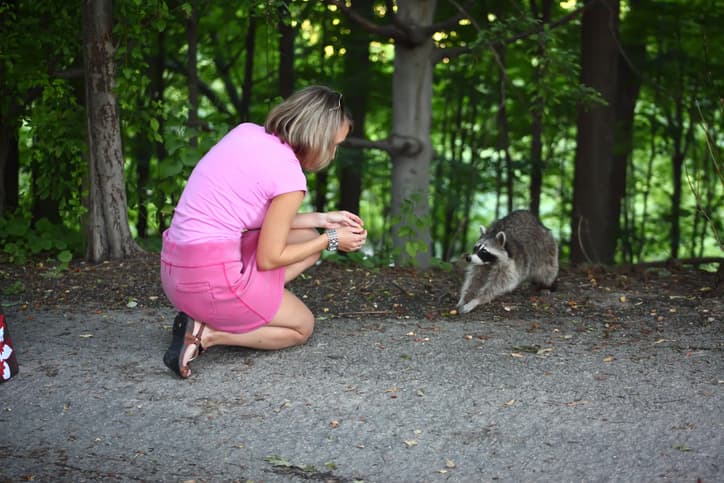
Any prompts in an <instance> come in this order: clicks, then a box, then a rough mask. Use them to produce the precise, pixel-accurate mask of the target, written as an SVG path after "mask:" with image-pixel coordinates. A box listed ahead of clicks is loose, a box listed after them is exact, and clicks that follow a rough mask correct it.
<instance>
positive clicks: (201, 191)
mask: <svg viewBox="0 0 724 483" xmlns="http://www.w3.org/2000/svg"><path fill="white" fill-rule="evenodd" d="M351 127H352V124H351V118H350V116H349V114H348V113H347V112H346V110H345V109H344V106H343V104H342V94H339V93H337V92H335V91H333V90H331V89H329V88H327V87H323V86H311V87H307V88H305V89H302V90H300V91H298V92H296V93H294V94H293V95H291V96H290V97H289V98H288V99H286V100H285V101H283V102H282V103H281V104H279V105H278V106H276V107H275V108H273V109H272V110H271V111H270V112H269V114H268V116H267V119H266V122H265V123H264V126H259V125H256V124H252V123H244V124H241V125H239V126H237V127H236V128H234V129H233V130H231V131H230V132H229V133H228V134H227V135H226V136H224V138H222V139H221V141H219V143H218V144H216V145H215V146H214V147H213V148H211V150H209V152H208V153H207V154H206V155H205V156H204V157H203V158H202V159H201V161H199V163H198V165H197V166H196V167H195V168H194V171H193V172H192V173H191V176H190V177H189V180H188V183H187V185H186V187H185V189H184V191H183V193H182V195H181V199H180V200H179V203H178V205H177V206H176V210H175V212H174V216H173V220H172V221H171V226H170V227H169V229H168V230H166V231H165V232H164V235H163V249H162V251H161V282H162V284H163V290H164V292H165V293H166V296H167V297H168V299H169V300H170V301H171V303H172V304H173V305H174V306H175V307H176V309H178V310H179V312H180V313H179V314H178V316H176V319H175V320H174V324H173V340H172V343H171V346H170V347H169V348H168V350H167V351H166V353H165V354H164V357H163V361H164V363H165V364H166V366H168V367H169V369H171V370H172V371H174V372H175V373H176V374H177V375H178V376H179V377H181V378H184V379H185V378H188V377H189V376H190V375H191V370H190V369H189V366H188V363H189V362H190V361H192V360H193V359H194V358H196V357H197V356H198V355H199V354H200V353H201V352H202V351H203V350H205V349H208V348H209V347H212V346H215V345H228V346H243V347H249V348H253V349H268V350H271V349H282V348H285V347H291V346H295V345H299V344H303V343H305V342H306V341H307V339H309V337H310V336H311V334H312V330H313V329H314V316H313V315H312V313H311V312H310V310H309V309H308V308H307V307H306V305H304V303H303V302H302V301H301V300H299V299H298V298H297V297H296V296H295V295H294V294H292V293H291V292H290V291H289V290H287V289H285V288H284V285H285V284H286V283H287V282H289V281H290V280H293V279H294V278H295V277H297V276H298V275H299V274H300V273H302V272H303V271H304V270H306V269H307V268H309V267H310V266H312V265H314V263H315V262H316V261H317V260H319V257H320V255H321V253H322V251H324V250H325V249H327V250H330V251H334V250H337V249H339V250H343V251H355V250H359V249H360V248H361V247H362V245H364V243H365V241H366V239H367V231H366V230H365V229H364V228H363V222H362V220H361V219H360V218H359V217H358V216H357V215H355V214H352V213H349V212H346V211H335V212H329V213H298V210H299V208H300V207H301V205H302V200H303V199H304V196H305V194H306V191H307V184H306V179H305V176H304V170H308V171H318V170H321V169H323V168H325V167H326V166H327V165H328V164H329V163H330V162H331V161H332V159H333V158H334V155H335V153H336V149H337V146H338V145H339V144H340V143H341V142H342V141H344V139H345V138H346V137H347V135H348V134H349V132H350V130H351ZM318 228H322V229H325V230H326V231H324V232H323V233H320V232H319V230H318Z"/></svg>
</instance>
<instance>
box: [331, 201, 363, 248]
mask: <svg viewBox="0 0 724 483" xmlns="http://www.w3.org/2000/svg"><path fill="white" fill-rule="evenodd" d="M322 217H323V218H322V219H323V221H324V228H326V229H329V228H334V229H335V230H337V238H338V240H339V249H340V250H342V251H345V252H354V251H357V250H359V249H360V248H362V246H363V245H364V244H365V242H366V241H367V230H365V229H364V227H363V225H364V222H363V221H362V218H360V217H359V216H357V215H355V214H354V213H350V212H349V211H330V212H327V213H323V214H322Z"/></svg>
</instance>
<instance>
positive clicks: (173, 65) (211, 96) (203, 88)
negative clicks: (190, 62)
mask: <svg viewBox="0 0 724 483" xmlns="http://www.w3.org/2000/svg"><path fill="white" fill-rule="evenodd" d="M166 67H167V68H168V69H169V70H171V71H173V72H176V73H178V74H183V75H186V76H188V71H187V70H186V66H185V65H184V64H182V63H181V62H179V61H178V60H176V59H171V60H169V61H168V62H167V63H166ZM198 86H199V91H200V92H201V93H202V94H203V95H204V96H205V97H206V98H207V99H208V100H209V101H210V102H211V104H213V105H214V106H215V107H216V109H217V110H218V111H219V112H221V113H223V114H226V115H230V114H231V113H230V112H229V109H228V107H227V106H226V104H225V103H224V101H222V100H221V99H220V98H219V96H217V95H216V93H215V92H214V91H213V90H212V89H211V88H210V87H209V86H208V85H207V84H206V83H204V82H201V80H199V83H198Z"/></svg>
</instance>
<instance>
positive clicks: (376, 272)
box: [0, 253, 724, 330]
mask: <svg viewBox="0 0 724 483" xmlns="http://www.w3.org/2000/svg"><path fill="white" fill-rule="evenodd" d="M461 282H462V270H461V268H460V267H456V268H454V269H452V270H442V269H430V270H415V269H407V268H392V267H379V268H363V267H360V266H354V265H347V264H343V263H335V262H331V261H325V262H322V263H320V264H318V265H317V266H315V267H313V268H312V269H310V270H308V271H307V272H306V273H305V274H303V275H302V277H300V278H298V279H297V280H294V281H293V282H292V283H291V284H290V286H289V288H290V289H291V290H292V291H293V292H294V293H296V294H297V295H298V296H299V297H301V298H302V299H303V300H304V301H305V302H306V303H307V305H308V306H309V307H310V308H311V310H312V311H313V312H314V313H315V314H316V316H317V317H318V318H320V319H322V318H323V319H329V318H335V317H345V318H365V319H375V318H380V319H388V318H412V319H423V318H424V319H428V320H439V319H441V318H451V317H456V318H460V319H462V320H465V319H466V318H475V317H479V313H478V312H479V311H480V309H477V310H474V311H473V312H472V313H471V314H465V315H460V314H457V313H456V311H455V310H454V308H455V303H456V301H457V298H458V293H459V289H460V285H461ZM0 293H1V294H2V299H3V303H4V304H12V305H20V308H21V309H22V308H23V307H24V306H27V307H29V308H32V309H54V308H63V309H67V310H74V309H75V310H83V311H106V310H115V309H127V308H131V309H133V308H136V307H137V308H139V309H140V308H151V309H153V308H161V307H168V306H169V303H168V301H167V300H166V297H165V296H164V294H163V291H162V290H161V284H160V278H159V256H158V254H156V253H142V254H139V255H137V256H135V257H134V258H132V259H127V260H124V261H110V262H104V263H101V264H90V263H86V262H82V261H79V262H74V263H73V264H72V265H71V266H70V268H69V269H68V270H66V271H58V270H57V269H56V268H55V267H54V266H53V265H52V264H47V263H43V262H37V261H36V262H32V263H28V264H26V265H23V266H18V265H8V264H0ZM722 294H724V280H720V279H719V276H718V275H717V273H716V271H715V270H711V271H705V270H701V269H697V268H694V267H688V266H683V265H678V264H668V265H665V266H655V267H652V266H647V267H644V266H629V267H605V268H604V267H582V268H566V267H562V268H561V271H560V275H559V279H558V282H557V289H556V291H554V292H553V293H550V294H542V293H539V292H538V291H537V290H536V289H535V288H534V287H532V286H523V287H521V288H519V289H518V290H516V291H515V292H513V293H511V294H508V295H505V296H503V297H500V298H498V299H496V300H494V301H493V302H492V303H491V304H490V306H489V307H486V308H485V311H486V313H487V314H488V316H491V315H492V316H493V318H503V319H505V318H510V317H516V318H522V319H524V320H530V321H531V324H533V326H535V324H540V323H543V322H545V321H546V320H548V319H550V320H553V319H555V318H557V317H561V316H565V315H576V316H578V317H584V318H600V319H601V320H602V322H603V323H604V324H608V326H607V328H610V329H611V330H615V329H616V325H617V324H620V323H625V322H626V320H627V318H630V317H634V316H640V315H646V316H647V317H649V318H650V319H651V320H652V321H653V322H655V321H657V320H659V321H660V320H662V318H670V317H677V316H686V317H694V318H700V319H701V320H702V321H704V322H706V321H707V320H708V319H709V318H711V317H713V316H714V315H713V314H712V311H714V312H716V311H718V310H719V309H721V304H722Z"/></svg>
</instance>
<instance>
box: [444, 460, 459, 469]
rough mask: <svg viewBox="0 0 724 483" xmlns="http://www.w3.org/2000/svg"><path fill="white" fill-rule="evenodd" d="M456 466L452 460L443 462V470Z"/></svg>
mask: <svg viewBox="0 0 724 483" xmlns="http://www.w3.org/2000/svg"><path fill="white" fill-rule="evenodd" d="M456 466H457V465H456V464H455V462H454V461H453V460H445V468H455V467H456Z"/></svg>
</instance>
